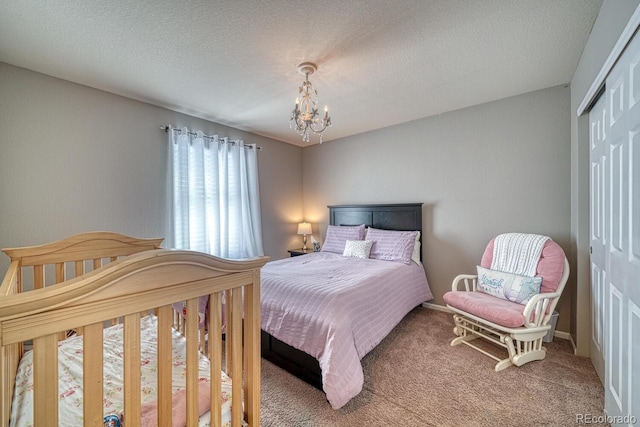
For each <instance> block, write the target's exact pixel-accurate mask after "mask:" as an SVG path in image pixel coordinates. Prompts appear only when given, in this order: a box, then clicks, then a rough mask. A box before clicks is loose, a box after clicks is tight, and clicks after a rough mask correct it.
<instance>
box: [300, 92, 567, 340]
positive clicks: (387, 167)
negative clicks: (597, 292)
mask: <svg viewBox="0 0 640 427" xmlns="http://www.w3.org/2000/svg"><path fill="white" fill-rule="evenodd" d="M569 103H570V93H569V88H568V87H567V86H558V87H553V88H549V89H545V90H541V91H536V92H532V93H527V94H524V95H520V96H515V97H512V98H507V99H503V100H499V101H495V102H491V103H487V104H483V105H478V106H475V107H470V108H465V109H462V110H458V111H453V112H449V113H445V114H441V115H438V116H434V117H429V118H425V119H421V120H416V121H413V122H409V123H405V124H401V125H397V126H392V127H388V128H384V129H380V130H376V131H373V132H368V133H364V134H360V135H355V136H351V137H348V138H343V139H341V140H336V141H331V142H325V143H323V144H322V145H313V146H310V147H306V148H304V150H303V166H304V174H303V182H304V185H303V193H304V194H303V198H304V213H305V218H306V220H307V221H310V222H312V223H313V227H314V233H316V235H319V236H320V237H323V236H324V233H325V231H326V226H327V223H328V209H327V205H332V204H349V203H408V202H422V203H424V207H423V227H424V237H423V260H424V265H425V270H426V273H427V278H428V280H429V283H430V285H431V288H432V290H433V293H434V296H435V300H434V301H433V302H434V303H435V304H440V305H444V303H443V300H442V295H443V294H444V293H445V292H447V291H448V290H450V289H451V281H452V279H453V278H454V277H455V276H456V275H457V274H460V273H473V272H474V271H475V267H476V265H477V264H478V263H479V261H480V258H481V256H482V252H483V251H484V248H485V247H486V245H487V243H488V241H489V240H490V239H491V238H492V237H494V236H495V235H497V234H500V233H503V232H510V231H519V232H533V233H540V234H546V235H549V236H551V237H552V238H553V239H554V240H555V241H556V242H558V243H559V244H560V245H561V246H562V247H563V248H564V249H565V251H566V252H568V251H569V250H570V243H571V239H570V217H569V214H570V199H571V193H570V190H571V188H570V182H571V177H570V165H571V157H570V145H571V136H570V129H569V122H570V118H569V113H570V110H569ZM338 125H339V123H338V120H337V118H336V121H335V126H338ZM568 300H569V295H568V294H567V295H564V296H563V298H562V299H561V302H560V305H559V308H560V317H559V320H558V327H557V330H560V331H565V332H567V331H569V319H570V308H571V307H570V304H569V303H568V302H569V301H568Z"/></svg>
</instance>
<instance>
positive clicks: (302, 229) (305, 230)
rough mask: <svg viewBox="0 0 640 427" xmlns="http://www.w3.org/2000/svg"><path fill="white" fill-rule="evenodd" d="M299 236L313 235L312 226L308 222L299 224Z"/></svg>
mask: <svg viewBox="0 0 640 427" xmlns="http://www.w3.org/2000/svg"><path fill="white" fill-rule="evenodd" d="M298 234H311V224H309V223H308V222H301V223H300V224H298Z"/></svg>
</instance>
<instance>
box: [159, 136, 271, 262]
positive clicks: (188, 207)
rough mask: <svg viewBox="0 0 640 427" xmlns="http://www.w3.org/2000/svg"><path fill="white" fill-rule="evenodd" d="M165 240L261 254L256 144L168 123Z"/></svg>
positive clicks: (223, 253) (215, 251) (233, 253)
mask: <svg viewBox="0 0 640 427" xmlns="http://www.w3.org/2000/svg"><path fill="white" fill-rule="evenodd" d="M167 133H168V135H169V156H168V157H169V161H168V199H169V206H168V221H167V224H168V230H167V246H168V247H172V248H178V249H192V250H196V251H201V252H206V253H210V254H212V255H216V256H219V257H223V258H232V259H239V258H248V257H254V256H261V255H264V252H263V249H262V226H261V221H260V196H259V188H258V161H257V154H256V151H257V147H256V146H255V145H245V144H244V143H243V141H241V140H237V141H231V140H228V139H227V138H218V137H217V136H212V137H208V136H204V134H203V133H202V132H201V131H198V132H195V133H194V132H190V131H189V130H188V129H187V128H182V129H180V130H179V131H178V130H177V129H174V128H171V127H169V129H168V130H167Z"/></svg>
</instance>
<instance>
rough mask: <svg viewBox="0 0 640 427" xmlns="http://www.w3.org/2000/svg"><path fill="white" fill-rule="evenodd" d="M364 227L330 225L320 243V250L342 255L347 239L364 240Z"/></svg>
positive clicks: (362, 225)
mask: <svg viewBox="0 0 640 427" xmlns="http://www.w3.org/2000/svg"><path fill="white" fill-rule="evenodd" d="M364 233H365V228H364V224H361V225H355V226H351V225H330V226H329V228H327V236H326V237H325V239H324V245H322V252H333V253H336V254H340V255H342V254H343V253H344V247H345V244H346V243H347V240H364Z"/></svg>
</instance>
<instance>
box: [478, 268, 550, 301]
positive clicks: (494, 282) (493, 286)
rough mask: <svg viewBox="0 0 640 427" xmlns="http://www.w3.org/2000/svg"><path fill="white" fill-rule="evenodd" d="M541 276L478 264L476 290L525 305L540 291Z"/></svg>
mask: <svg viewBox="0 0 640 427" xmlns="http://www.w3.org/2000/svg"><path fill="white" fill-rule="evenodd" d="M541 285H542V277H530V276H521V275H519V274H513V273H506V272H504V271H498V270H490V269H488V268H484V267H481V266H478V290H479V291H481V292H484V293H486V294H489V295H493V296H495V297H498V298H502V299H506V300H507V301H512V302H517V303H518V304H522V305H526V304H527V302H529V300H530V299H531V298H532V297H533V296H534V295H537V294H539V293H540V286H541Z"/></svg>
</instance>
